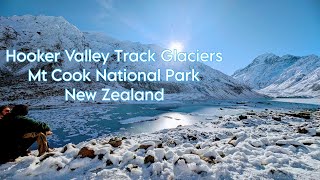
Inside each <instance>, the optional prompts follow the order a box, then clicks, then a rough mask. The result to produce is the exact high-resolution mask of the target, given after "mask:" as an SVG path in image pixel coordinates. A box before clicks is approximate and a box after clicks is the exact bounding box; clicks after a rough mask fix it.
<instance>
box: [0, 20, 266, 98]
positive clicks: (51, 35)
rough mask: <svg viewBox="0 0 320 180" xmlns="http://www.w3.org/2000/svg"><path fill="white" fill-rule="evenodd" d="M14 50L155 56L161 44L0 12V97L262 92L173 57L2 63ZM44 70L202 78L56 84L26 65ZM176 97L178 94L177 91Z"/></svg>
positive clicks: (247, 94)
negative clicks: (34, 75) (109, 91)
mask: <svg viewBox="0 0 320 180" xmlns="http://www.w3.org/2000/svg"><path fill="white" fill-rule="evenodd" d="M7 49H16V50H17V51H20V52H21V51H22V52H36V50H37V49H41V50H42V51H46V52H62V51H63V50H69V51H70V50H73V49H75V50H77V51H83V50H85V49H92V50H93V51H99V52H104V53H107V52H113V51H114V50H115V49H123V50H124V51H126V52H142V51H146V50H148V49H151V50H152V51H154V52H156V54H157V55H159V54H160V53H159V52H161V51H162V50H163V48H161V47H159V46H157V45H145V44H141V43H135V42H129V41H125V42H124V41H119V40H116V39H113V38H110V37H108V36H106V35H104V34H101V33H88V32H81V31H80V30H79V29H77V28H76V27H75V26H74V25H72V24H70V23H69V22H67V21H66V20H65V19H64V18H63V17H50V16H30V15H25V16H13V17H0V58H1V62H0V80H1V82H2V84H3V85H4V86H1V87H0V89H1V91H0V97H1V98H2V100H6V101H10V100H16V99H21V98H24V99H32V98H33V99H35V98H39V97H40V98H41V97H44V98H45V97H54V96H63V93H64V88H65V87H75V88H77V87H78V88H81V89H82V90H86V89H90V90H91V89H101V88H104V87H111V88H116V89H118V90H121V89H124V90H125V89H130V88H135V89H138V90H142V89H143V90H159V89H160V88H165V93H166V94H170V95H174V94H177V95H179V97H180V100H181V95H183V96H184V95H188V99H189V98H193V99H209V98H215V99H226V98H248V97H251V98H254V97H260V95H258V94H257V93H255V92H253V91H251V90H250V88H248V87H247V86H244V85H241V84H240V83H238V82H237V81H235V80H234V79H233V78H232V77H230V76H227V75H225V74H223V73H221V72H219V71H217V70H214V69H212V68H210V67H209V66H206V65H204V64H202V63H190V62H184V63H181V62H175V63H168V62H163V61H161V60H159V61H157V62H155V63H144V62H137V63H129V62H126V63H124V62H116V61H112V60H110V61H108V63H109V64H107V65H105V66H103V65H102V63H74V62H70V61H68V60H65V57H63V56H62V57H61V59H59V62H56V63H47V62H46V63H28V62H26V63H13V62H8V63H7V62H6V60H5V59H6V54H5V53H6V52H5V51H6V50H7ZM40 68H41V69H45V70H47V71H48V72H51V71H52V70H54V69H55V68H61V69H62V70H63V71H70V72H75V71H78V70H80V69H84V68H85V69H87V70H88V71H94V70H95V69H100V70H101V69H107V70H108V71H115V70H123V69H127V70H130V71H135V72H137V71H153V70H155V69H157V68H160V69H166V68H171V69H173V70H175V71H189V70H191V69H193V68H194V69H195V70H197V71H199V72H200V73H199V74H200V78H201V81H200V82H181V83H180V82H179V83H178V82H157V83H155V82H103V83H100V82H92V83H67V82H65V83H57V82H45V83H43V82H27V73H28V70H29V69H36V70H38V69H40ZM176 97H178V96H176Z"/></svg>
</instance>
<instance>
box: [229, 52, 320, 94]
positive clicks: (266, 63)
mask: <svg viewBox="0 0 320 180" xmlns="http://www.w3.org/2000/svg"><path fill="white" fill-rule="evenodd" d="M319 67H320V58H319V57H318V56H316V55H309V56H302V57H300V56H294V55H290V54H287V55H284V56H282V57H280V56H276V55H274V54H272V53H266V54H262V55H260V56H258V57H257V58H255V59H254V60H253V62H252V63H250V64H249V65H248V66H247V67H245V68H243V69H240V70H237V71H236V72H235V73H234V74H233V75H232V76H233V77H234V78H235V79H237V80H239V81H240V82H242V83H244V84H247V85H249V86H250V87H252V88H254V89H256V90H259V92H260V93H264V94H267V95H272V96H320V90H318V89H317V88H314V87H315V84H319V83H320V76H316V75H315V74H317V73H316V71H318V70H317V69H319Z"/></svg>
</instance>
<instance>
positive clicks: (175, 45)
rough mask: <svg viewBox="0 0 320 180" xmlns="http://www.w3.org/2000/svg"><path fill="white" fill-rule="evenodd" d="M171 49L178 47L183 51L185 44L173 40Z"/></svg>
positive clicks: (179, 50)
mask: <svg viewBox="0 0 320 180" xmlns="http://www.w3.org/2000/svg"><path fill="white" fill-rule="evenodd" d="M169 49H171V50H174V49H176V50H177V51H178V52H181V51H183V44H182V43H180V42H177V41H174V42H171V43H170V46H169Z"/></svg>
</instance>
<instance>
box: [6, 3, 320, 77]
mask: <svg viewBox="0 0 320 180" xmlns="http://www.w3.org/2000/svg"><path fill="white" fill-rule="evenodd" d="M0 2H1V4H0V16H13V15H25V14H31V15H48V16H63V17H64V18H65V19H66V20H67V21H69V22H70V23H72V24H74V25H75V26H76V27H78V28H79V29H80V30H81V31H94V32H103V33H105V34H107V35H108V36H111V37H114V38H116V39H119V40H129V41H134V42H141V43H145V44H158V45H160V46H162V47H165V48H166V47H169V46H170V44H171V43H172V42H180V43H181V44H182V45H183V49H184V51H186V52H193V51H196V50H200V51H201V52H221V53H222V56H223V61H222V62H219V63H218V62H211V63H207V64H208V65H210V66H211V67H213V68H215V69H218V70H220V71H222V72H224V73H226V74H229V75H231V74H232V73H233V72H234V71H235V70H237V69H240V68H243V67H245V66H247V65H248V64H249V63H250V62H251V61H252V60H253V59H254V58H255V57H257V56H259V55H261V54H264V53H274V54H276V55H279V56H282V55H286V54H292V55H297V56H305V55H310V54H315V55H320V1H318V0H281V1H279V0H260V1H256V0H223V1H222V0H221V1H218V0H197V1H196V0H86V1H85V0H77V1H65V0H54V1H53V0H51V1H46V0H28V1H23V0H0Z"/></svg>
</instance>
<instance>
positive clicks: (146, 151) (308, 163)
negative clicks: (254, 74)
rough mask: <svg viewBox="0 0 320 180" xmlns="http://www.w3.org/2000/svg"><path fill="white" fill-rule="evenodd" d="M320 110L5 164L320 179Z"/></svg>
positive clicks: (8, 174) (20, 169) (56, 175)
mask: <svg viewBox="0 0 320 180" xmlns="http://www.w3.org/2000/svg"><path fill="white" fill-rule="evenodd" d="M319 126H320V111H313V112H311V111H301V112H286V113H284V112H273V111H268V110H265V111H262V112H253V111H251V112H247V113H246V114H243V115H240V116H222V117H219V118H217V119H213V120H210V121H207V122H199V123H196V124H194V125H191V126H180V127H177V128H174V129H165V130H162V131H159V132H155V133H152V134H138V135H133V136H130V137H108V138H98V139H92V140H91V141H87V142H82V143H80V144H77V145H74V144H67V145H66V146H64V147H61V148H56V149H55V150H54V152H51V153H47V154H45V155H43V156H41V157H36V155H37V152H35V151H34V152H32V153H33V155H31V156H27V157H20V158H18V159H17V160H16V161H15V162H10V163H7V164H4V165H1V166H0V178H1V179H5V178H13V179H52V178H53V179H70V178H75V179H261V178H262V179H319V178H320V128H319Z"/></svg>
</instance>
